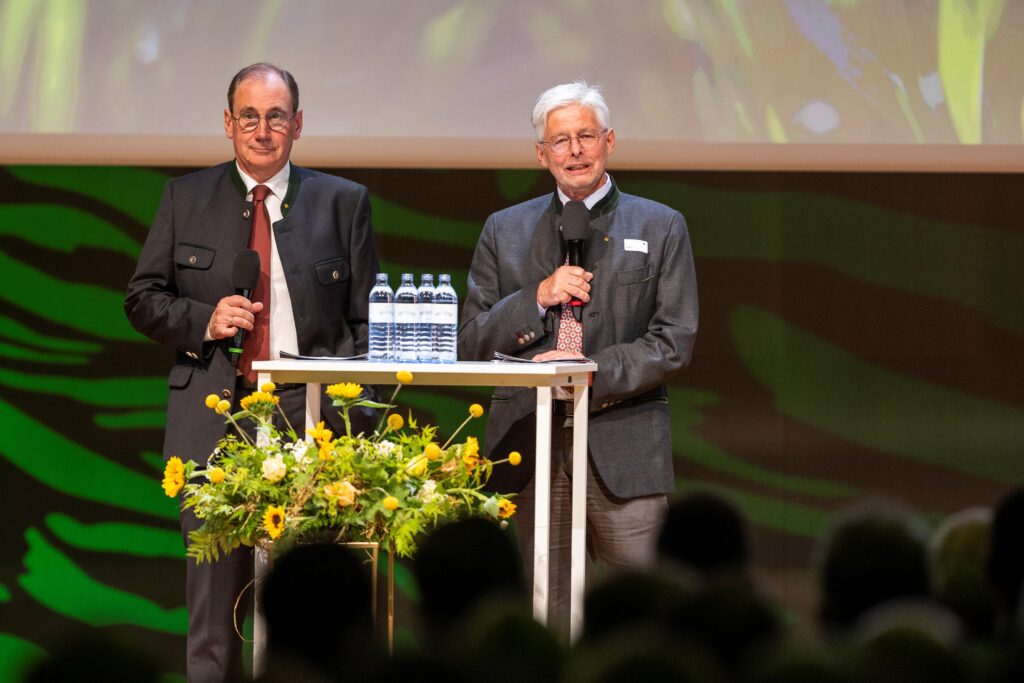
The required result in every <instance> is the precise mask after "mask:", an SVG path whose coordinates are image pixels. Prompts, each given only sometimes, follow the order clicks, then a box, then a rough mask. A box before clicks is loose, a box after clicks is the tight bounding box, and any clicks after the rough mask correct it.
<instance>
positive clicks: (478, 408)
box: [469, 403, 484, 417]
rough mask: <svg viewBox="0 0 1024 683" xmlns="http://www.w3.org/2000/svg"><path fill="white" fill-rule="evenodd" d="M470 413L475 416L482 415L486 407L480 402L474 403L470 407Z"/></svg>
mask: <svg viewBox="0 0 1024 683" xmlns="http://www.w3.org/2000/svg"><path fill="white" fill-rule="evenodd" d="M469 414H470V415H472V416H473V417H480V416H481V415H483V414H484V407H483V406H482V405H480V404H479V403H474V404H473V405H471V406H470V407H469Z"/></svg>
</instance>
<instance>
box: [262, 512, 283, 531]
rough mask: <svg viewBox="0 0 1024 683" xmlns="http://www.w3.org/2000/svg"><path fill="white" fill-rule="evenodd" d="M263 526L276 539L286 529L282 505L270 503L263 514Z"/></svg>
mask: <svg viewBox="0 0 1024 683" xmlns="http://www.w3.org/2000/svg"><path fill="white" fill-rule="evenodd" d="M263 528H264V529H266V530H267V533H268V534H270V538H272V539H276V538H277V537H278V536H280V535H281V532H282V531H284V508H283V507H281V506H280V505H270V506H268V507H267V512H266V513H265V514H264V515H263Z"/></svg>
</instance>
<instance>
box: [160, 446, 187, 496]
mask: <svg viewBox="0 0 1024 683" xmlns="http://www.w3.org/2000/svg"><path fill="white" fill-rule="evenodd" d="M184 485H185V465H184V464H182V462H181V458H179V457H178V456H176V455H174V456H171V458H170V459H169V460H168V461H167V465H166V466H164V480H163V482H161V486H163V487H164V493H165V494H167V497H168V498H174V497H175V496H176V495H178V491H180V490H181V487H182V486H184Z"/></svg>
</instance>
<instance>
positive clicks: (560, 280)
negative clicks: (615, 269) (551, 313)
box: [537, 266, 594, 308]
mask: <svg viewBox="0 0 1024 683" xmlns="http://www.w3.org/2000/svg"><path fill="white" fill-rule="evenodd" d="M593 279H594V274H593V273H590V272H587V271H586V270H583V269H582V268H580V267H579V266H561V267H560V268H559V269H558V270H556V271H555V272H553V273H552V274H551V275H550V276H549V277H548V278H547V279H545V280H543V281H542V282H541V283H540V285H539V286H538V287H537V304H538V305H539V306H540V307H541V308H550V307H551V306H559V305H561V304H564V303H568V302H569V301H570V300H571V299H572V298H573V297H575V298H577V299H580V300H581V301H590V281H591V280H593Z"/></svg>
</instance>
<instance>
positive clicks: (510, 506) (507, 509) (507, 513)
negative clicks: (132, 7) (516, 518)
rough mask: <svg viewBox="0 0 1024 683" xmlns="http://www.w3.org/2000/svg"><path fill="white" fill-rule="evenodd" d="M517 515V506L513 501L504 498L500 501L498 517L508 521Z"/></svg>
mask: <svg viewBox="0 0 1024 683" xmlns="http://www.w3.org/2000/svg"><path fill="white" fill-rule="evenodd" d="M514 514H516V504H515V503H513V502H512V501H511V500H506V499H505V498H502V499H501V500H499V501H498V516H499V517H501V518H502V519H508V518H509V517H511V516H512V515H514Z"/></svg>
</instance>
